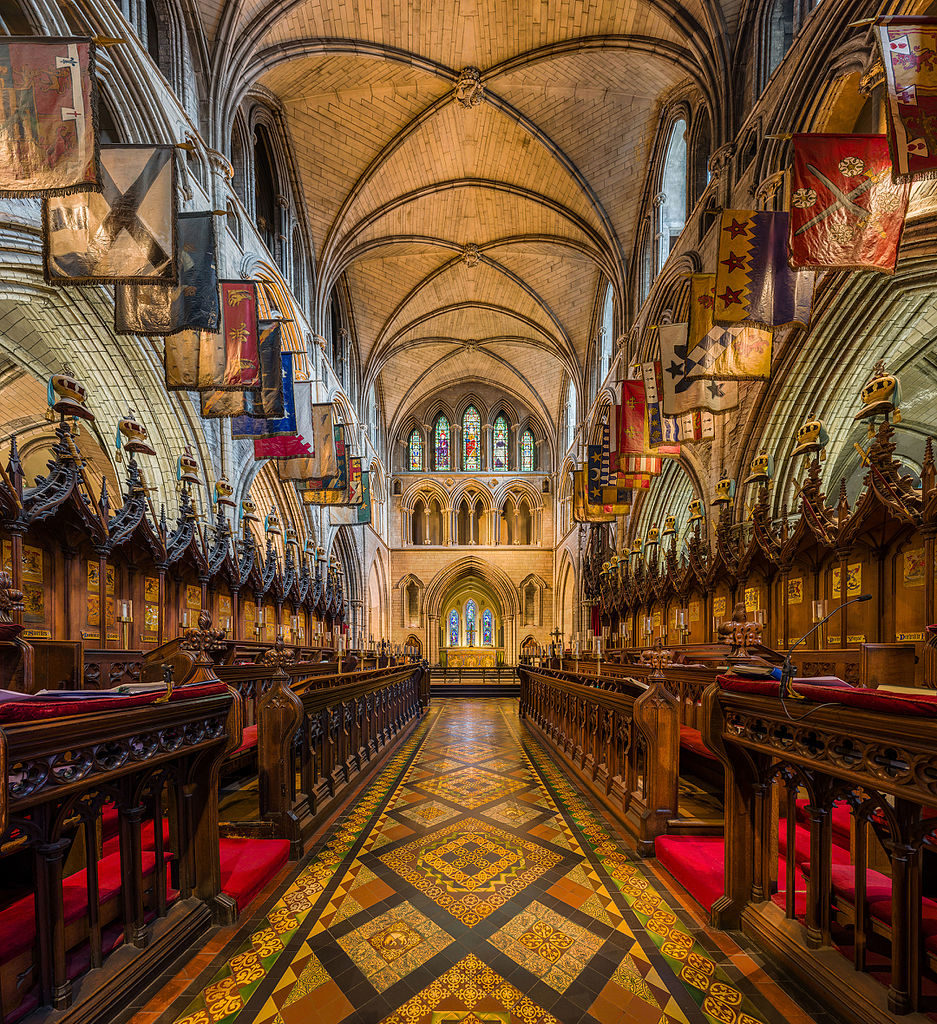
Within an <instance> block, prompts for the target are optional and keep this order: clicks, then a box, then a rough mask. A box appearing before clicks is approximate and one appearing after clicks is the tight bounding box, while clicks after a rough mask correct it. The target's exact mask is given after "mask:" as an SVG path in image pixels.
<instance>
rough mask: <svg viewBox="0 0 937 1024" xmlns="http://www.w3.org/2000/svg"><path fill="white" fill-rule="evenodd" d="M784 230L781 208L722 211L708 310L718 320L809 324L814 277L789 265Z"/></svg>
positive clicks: (766, 324)
mask: <svg viewBox="0 0 937 1024" xmlns="http://www.w3.org/2000/svg"><path fill="white" fill-rule="evenodd" d="M787 231H788V215H787V214H786V213H769V212H767V211H765V210H725V211H723V214H722V229H721V232H720V235H719V257H718V259H719V262H718V265H717V267H716V292H715V300H716V302H715V307H714V309H713V319H714V320H715V321H716V323H717V324H720V323H721V324H740V323H748V324H751V325H753V326H760V327H779V326H781V325H782V324H790V323H799V324H801V325H803V326H804V327H806V326H808V324H809V323H810V308H811V306H812V304H813V283H814V276H813V274H812V273H809V272H808V271H802V272H801V273H799V274H798V273H795V271H793V270H792V269H791V267H790V265H789V264H788V262H787Z"/></svg>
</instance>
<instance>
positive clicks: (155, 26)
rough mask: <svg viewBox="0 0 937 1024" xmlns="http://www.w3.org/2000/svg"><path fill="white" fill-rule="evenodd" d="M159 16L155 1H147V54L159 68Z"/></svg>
mask: <svg viewBox="0 0 937 1024" xmlns="http://www.w3.org/2000/svg"><path fill="white" fill-rule="evenodd" d="M159 42H160V40H159V16H158V15H157V13H156V4H155V3H154V2H153V0H146V52H147V53H148V54H149V55H150V56H151V57H152V58H153V60H154V62H155V64H156V66H157V67H160V62H159V55H160V54H159Z"/></svg>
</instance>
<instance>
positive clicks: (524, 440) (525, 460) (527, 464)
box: [521, 430, 534, 473]
mask: <svg viewBox="0 0 937 1024" xmlns="http://www.w3.org/2000/svg"><path fill="white" fill-rule="evenodd" d="M533 471H534V435H533V434H532V433H531V432H530V431H529V430H525V431H524V433H523V434H521V472H522V473H533Z"/></svg>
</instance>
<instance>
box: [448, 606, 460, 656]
mask: <svg viewBox="0 0 937 1024" xmlns="http://www.w3.org/2000/svg"><path fill="white" fill-rule="evenodd" d="M449 646H450V647H458V646H459V613H458V612H457V611H456V610H455V608H453V609H452V611H451V612H449Z"/></svg>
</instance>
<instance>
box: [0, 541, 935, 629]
mask: <svg viewBox="0 0 937 1024" xmlns="http://www.w3.org/2000/svg"><path fill="white" fill-rule="evenodd" d="M62 557H63V560H64V579H65V593H64V594H63V595H62V636H63V638H64V639H66V640H74V639H77V638H80V637H81V627H80V625H79V624H78V622H77V621H76V619H77V616H76V615H75V612H76V611H77V610H78V609H76V608H75V602H74V601H73V600H72V594H73V593H81V591H80V590H79V589H77V588H75V586H74V580H73V579H72V576H73V575H74V572H75V549H74V548H70V547H65V546H64V545H63V547H62ZM14 586H15V584H14ZM928 621H930V620H929V619H928ZM53 635H54V634H53Z"/></svg>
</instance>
